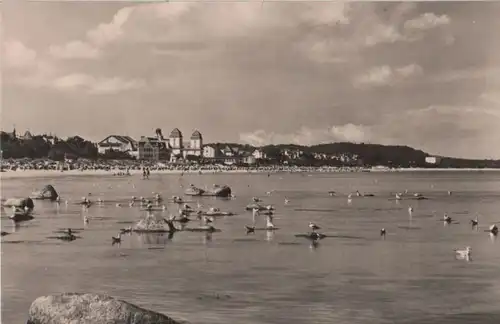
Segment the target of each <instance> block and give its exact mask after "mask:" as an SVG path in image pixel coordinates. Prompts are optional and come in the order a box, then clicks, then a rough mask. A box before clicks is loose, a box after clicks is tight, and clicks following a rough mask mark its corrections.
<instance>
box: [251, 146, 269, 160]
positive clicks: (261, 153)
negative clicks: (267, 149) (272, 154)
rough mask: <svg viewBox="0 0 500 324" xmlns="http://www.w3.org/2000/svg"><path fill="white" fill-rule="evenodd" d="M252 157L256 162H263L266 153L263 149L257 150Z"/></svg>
mask: <svg viewBox="0 0 500 324" xmlns="http://www.w3.org/2000/svg"><path fill="white" fill-rule="evenodd" d="M252 155H253V157H254V158H255V159H256V160H263V159H265V158H266V153H264V151H262V150H261V149H256V150H255V151H253V152H252Z"/></svg>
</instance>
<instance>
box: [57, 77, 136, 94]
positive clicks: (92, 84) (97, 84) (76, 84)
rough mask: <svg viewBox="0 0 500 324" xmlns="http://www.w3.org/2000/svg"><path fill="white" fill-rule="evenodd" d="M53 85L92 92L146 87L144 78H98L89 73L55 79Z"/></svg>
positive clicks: (107, 92) (113, 92)
mask: <svg viewBox="0 0 500 324" xmlns="http://www.w3.org/2000/svg"><path fill="white" fill-rule="evenodd" d="M51 86H52V87H54V88H56V89H58V90H62V91H72V90H78V91H79V90H84V91H87V92H88V93H90V94H115V93H118V92H122V91H128V90H136V89H141V88H144V87H146V82H145V81H144V80H137V79H134V80H125V79H122V78H118V77H113V78H103V77H100V78H97V77H93V76H90V75H87V74H78V73H75V74H70V75H66V76H63V77H59V78H56V79H54V80H53V82H52V83H51Z"/></svg>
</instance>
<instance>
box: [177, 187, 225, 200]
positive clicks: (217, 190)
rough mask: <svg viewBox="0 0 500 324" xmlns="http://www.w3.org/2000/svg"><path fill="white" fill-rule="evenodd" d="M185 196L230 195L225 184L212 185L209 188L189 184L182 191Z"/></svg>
mask: <svg viewBox="0 0 500 324" xmlns="http://www.w3.org/2000/svg"><path fill="white" fill-rule="evenodd" d="M184 194H185V195H186V196H211V197H224V198H229V197H231V188H230V187H229V186H227V185H223V186H219V185H214V187H213V189H211V190H203V189H201V188H197V187H195V186H191V187H189V188H188V189H186V191H185V192H184Z"/></svg>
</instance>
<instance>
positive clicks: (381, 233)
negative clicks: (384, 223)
mask: <svg viewBox="0 0 500 324" xmlns="http://www.w3.org/2000/svg"><path fill="white" fill-rule="evenodd" d="M385 234H386V231H385V228H382V229H381V230H380V236H382V237H383V238H384V240H385Z"/></svg>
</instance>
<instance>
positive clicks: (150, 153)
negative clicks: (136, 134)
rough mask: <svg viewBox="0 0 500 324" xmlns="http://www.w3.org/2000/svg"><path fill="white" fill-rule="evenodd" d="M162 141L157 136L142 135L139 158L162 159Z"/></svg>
mask: <svg viewBox="0 0 500 324" xmlns="http://www.w3.org/2000/svg"><path fill="white" fill-rule="evenodd" d="M160 146H161V145H160V143H159V142H158V139H157V138H155V137H146V136H142V137H141V139H140V140H139V143H138V150H137V151H138V154H137V157H138V159H139V160H147V161H159V160H160Z"/></svg>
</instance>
